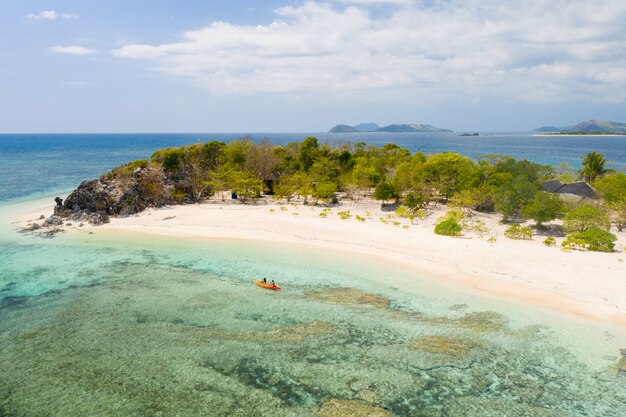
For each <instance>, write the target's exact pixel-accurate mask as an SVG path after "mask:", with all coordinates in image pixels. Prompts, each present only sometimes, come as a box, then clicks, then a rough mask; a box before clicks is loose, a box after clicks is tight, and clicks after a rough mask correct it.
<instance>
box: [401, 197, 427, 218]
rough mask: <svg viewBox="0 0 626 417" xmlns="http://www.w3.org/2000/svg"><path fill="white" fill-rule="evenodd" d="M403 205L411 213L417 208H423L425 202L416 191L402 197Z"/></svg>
mask: <svg viewBox="0 0 626 417" xmlns="http://www.w3.org/2000/svg"><path fill="white" fill-rule="evenodd" d="M403 204H404V206H406V207H407V208H408V209H409V210H410V211H411V213H412V214H415V212H417V210H420V209H422V208H424V206H425V205H426V202H425V201H424V196H423V195H422V194H419V193H416V192H410V193H408V194H407V195H406V196H405V197H404V202H403Z"/></svg>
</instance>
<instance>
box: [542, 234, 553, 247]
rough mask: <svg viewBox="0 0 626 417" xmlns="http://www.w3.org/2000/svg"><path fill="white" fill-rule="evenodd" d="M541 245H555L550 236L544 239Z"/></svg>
mask: <svg viewBox="0 0 626 417" xmlns="http://www.w3.org/2000/svg"><path fill="white" fill-rule="evenodd" d="M543 244H544V245H546V246H554V245H556V239H555V238H553V237H552V236H549V237H547V238H546V240H544V241H543Z"/></svg>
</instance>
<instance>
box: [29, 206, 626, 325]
mask: <svg viewBox="0 0 626 417" xmlns="http://www.w3.org/2000/svg"><path fill="white" fill-rule="evenodd" d="M323 210H324V208H323V207H320V206H308V205H302V204H293V203H290V204H286V203H285V204H277V203H276V202H274V201H271V200H268V201H265V202H264V203H261V204H241V203H233V202H231V201H224V202H222V201H211V202H207V203H204V204H195V205H184V206H172V207H164V208H160V209H148V210H146V211H145V212H143V213H141V214H138V215H135V216H131V217H125V218H112V219H111V223H109V224H106V225H103V226H88V225H85V226H83V227H78V225H76V224H73V225H71V226H65V229H67V230H69V231H70V232H71V233H88V232H92V233H116V232H120V231H133V232H140V233H150V234H155V235H161V236H181V237H188V238H195V239H203V238H204V239H206V238H225V239H251V240H264V241H282V242H294V243H301V244H309V245H318V246H323V247H325V248H327V249H333V250H334V249H336V250H344V251H346V250H347V251H351V252H357V253H361V254H365V255H368V256H379V257H382V258H381V260H386V261H391V262H394V263H400V264H404V265H405V266H407V267H409V268H414V269H415V270H416V271H418V272H421V273H423V274H425V275H427V276H429V277H432V278H433V279H439V280H446V281H448V282H450V283H453V284H455V285H461V286H464V287H466V288H471V289H472V290H477V291H480V292H483V293H485V294H488V295H491V296H496V297H501V298H508V299H512V300H515V301H521V302H525V303H531V304H534V305H539V306H542V307H547V308H550V309H556V310H561V311H566V312H569V313H574V314H576V315H577V316H581V317H589V318H598V319H602V320H607V321H611V322H615V323H620V324H623V325H626V262H625V259H626V253H625V251H624V247H625V246H626V233H624V232H617V231H616V230H612V232H613V233H615V234H616V235H617V236H618V241H617V242H616V252H614V253H599V252H584V251H578V250H573V251H567V252H566V251H563V250H561V248H560V242H561V241H562V240H563V238H558V237H557V239H556V240H557V245H556V246H553V247H547V246H545V245H544V244H543V241H544V239H545V236H533V240H530V241H528V240H511V239H508V238H506V237H505V236H504V230H505V228H506V226H505V225H502V224H500V223H499V220H500V216H499V215H496V214H488V215H487V214H480V213H479V214H476V215H475V216H473V217H472V218H471V219H479V220H482V221H483V222H484V223H485V226H486V227H487V228H488V229H489V231H488V232H487V233H484V234H483V235H482V236H480V235H479V234H478V233H476V232H466V231H464V232H463V235H462V236H461V237H459V238H451V237H446V236H439V235H436V234H434V232H433V229H434V225H435V223H436V220H437V218H438V217H440V216H441V215H442V214H443V213H444V212H445V211H446V209H445V208H438V209H434V210H429V211H428V215H427V217H426V218H424V219H423V220H417V219H416V220H415V221H414V224H412V223H411V221H410V220H408V219H404V218H399V217H397V216H395V215H394V214H393V211H383V210H381V205H380V203H379V202H376V201H371V200H362V201H360V202H344V203H342V204H341V206H339V207H332V208H330V210H329V209H327V212H328V213H327V217H321V216H320V213H322V212H323ZM346 210H350V218H348V219H345V220H342V219H341V218H340V217H339V216H338V214H337V213H338V212H339V211H346ZM51 211H52V206H46V207H40V208H38V209H37V210H35V211H34V212H31V213H29V214H27V215H25V216H23V217H22V218H21V219H20V220H19V222H20V223H23V224H24V225H25V223H26V220H27V219H28V220H29V219H33V218H37V217H38V215H39V214H43V215H45V216H48V215H49V214H50V213H51ZM356 215H359V216H361V217H362V218H365V221H360V220H357V219H356ZM381 219H382V220H381ZM394 222H395V224H394ZM72 230H73V231H72ZM490 237H495V242H493V239H489V238H490ZM490 240H491V241H490ZM397 284H398V285H402V283H397Z"/></svg>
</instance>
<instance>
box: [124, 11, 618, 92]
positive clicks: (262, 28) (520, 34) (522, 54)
mask: <svg viewBox="0 0 626 417" xmlns="http://www.w3.org/2000/svg"><path fill="white" fill-rule="evenodd" d="M378 4H388V5H389V6H390V9H389V10H388V13H385V14H383V15H375V14H374V11H375V10H374V9H372V8H370V7H369V6H370V5H378ZM275 13H276V16H277V17H276V19H275V20H274V21H273V22H271V23H269V24H263V25H256V26H253V25H237V24H232V23H228V22H213V23H212V24H210V25H209V26H207V27H205V28H203V29H199V30H192V31H187V32H184V33H182V36H181V39H180V41H178V42H172V43H165V44H159V45H150V44H129V45H126V46H123V47H121V48H119V49H116V50H115V51H113V53H114V55H116V56H118V57H121V58H135V59H146V60H150V61H152V62H154V68H155V69H157V70H158V71H162V72H164V73H168V74H172V75H175V76H180V77H185V78H188V79H190V80H192V81H193V82H194V83H196V84H198V85H200V86H201V87H202V88H205V89H207V90H209V91H210V92H212V93H215V94H255V93H265V92H279V93H305V92H319V91H324V92H329V93H331V94H342V95H354V94H360V93H366V94H367V95H370V96H372V95H376V96H378V97H387V98H389V97H404V98H410V99H415V100H431V99H438V98H446V97H459V96H460V97H463V96H467V97H473V98H475V97H481V96H482V97H487V98H488V97H494V96H499V97H505V98H508V97H510V98H512V99H520V98H521V99H524V100H530V101H552V102H563V101H568V100H588V99H592V100H595V101H606V100H605V99H606V98H607V97H611V100H616V99H617V100H625V99H626V79H625V77H624V70H623V68H626V38H625V37H624V36H623V22H624V20H626V2H624V1H622V0H597V1H596V2H593V4H591V3H590V2H588V1H586V0H570V1H567V2H559V4H558V7H556V6H555V5H554V2H553V1H552V0H524V1H522V0H512V1H508V2H506V3H503V2H502V1H499V0H431V1H411V0H406V1H405V0H336V1H335V3H318V2H313V1H308V2H305V3H302V4H299V5H297V6H285V7H282V8H279V9H277V10H276V11H275Z"/></svg>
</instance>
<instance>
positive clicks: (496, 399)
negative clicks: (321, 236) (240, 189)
mask: <svg viewBox="0 0 626 417" xmlns="http://www.w3.org/2000/svg"><path fill="white" fill-rule="evenodd" d="M308 135H310V134H280V135H277V134H258V135H252V137H253V139H255V140H258V139H262V138H268V139H270V140H272V141H273V142H275V143H286V142H290V141H294V140H301V139H303V138H304V137H306V136H308ZM241 136H243V135H242V134H232V135H225V134H217V135H200V134H197V135H196V134H184V135H183V134H175V135H168V134H163V135H152V134H150V135H2V136H0V416H2V417H4V416H33V417H35V416H37V417H38V416H146V417H148V416H150V417H153V416H320V415H321V416H360V415H369V416H433V417H446V416H455V417H457V416H460V417H463V416H467V417H469V416H481V417H489V416H493V417H496V416H498V417H501V416H505V415H510V416H576V417H578V416H580V417H582V416H598V417H600V416H602V417H611V416H614V417H620V416H624V415H626V375H625V374H624V372H621V373H620V372H619V371H618V368H617V363H618V361H619V359H620V349H623V348H626V330H625V329H624V328H620V327H617V326H613V325H610V324H608V323H602V322H598V321H591V320H584V319H579V318H575V317H571V316H568V315H564V314H561V313H556V312H552V311H545V310H542V309H541V308H539V307H529V306H525V305H521V304H516V303H513V302H508V301H506V300H499V299H494V298H490V297H486V296H484V295H481V294H479V293H476V292H473V291H471V290H465V289H460V288H454V287H452V286H449V285H445V284H444V283H440V282H437V281H436V280H433V279H431V278H429V277H428V276H424V275H421V274H419V273H417V272H415V271H413V270H410V269H407V268H404V267H402V266H400V265H395V264H393V263H389V262H386V261H383V260H379V259H374V258H371V257H365V256H359V255H358V254H353V253H337V252H334V251H330V250H324V249H321V248H313V247H308V246H305V245H293V244H291V245H287V244H280V243H271V244H268V243H265V242H255V241H243V240H234V239H232V240H231V239H228V240H224V239H223V240H210V239H209V240H204V241H200V240H197V239H194V240H187V239H183V238H172V237H167V238H165V237H157V238H155V237H153V236H144V235H141V234H133V233H130V232H129V233H124V234H121V233H100V232H99V231H98V230H97V229H96V230H95V233H93V234H88V233H65V234H59V235H57V237H55V238H52V239H44V238H41V237H37V236H33V235H29V234H22V233H19V231H18V230H17V229H16V226H15V225H14V224H13V223H12V221H13V219H15V218H16V217H17V216H18V215H20V214H21V213H25V212H27V211H29V210H33V209H37V208H38V207H42V206H43V205H45V204H48V203H50V202H51V201H52V200H51V199H52V198H53V197H54V196H55V195H57V194H58V195H61V196H64V195H63V193H66V192H67V191H70V190H71V189H72V188H74V187H76V186H77V185H78V184H79V183H80V181H81V180H83V179H88V178H95V177H97V176H98V175H100V174H101V173H103V172H105V171H107V170H109V169H110V168H112V167H114V166H116V165H119V164H121V163H124V162H127V161H129V160H133V159H138V158H145V157H148V156H149V155H150V154H151V153H152V152H153V151H154V150H155V149H158V148H162V147H166V146H180V145H183V144H188V143H193V142H195V141H197V140H200V141H206V140H212V139H214V140H229V139H232V138H238V137H241ZM317 136H318V137H319V138H320V140H321V141H326V140H327V139H326V136H325V135H324V136H322V135H321V134H320V135H317ZM344 138H345V139H349V140H351V141H357V139H356V137H355V138H350V137H345V136H344V135H334V136H330V135H329V137H328V141H337V142H340V141H342V140H344ZM359 138H362V139H363V140H364V141H366V142H368V143H376V144H381V143H386V142H395V143H398V144H399V145H400V146H404V147H408V148H410V149H411V150H422V151H424V152H425V153H433V152H441V151H445V150H448V151H455V152H460V153H463V154H466V155H469V156H471V157H473V158H478V157H480V156H481V155H484V154H489V153H498V154H508V155H511V156H514V157H516V158H528V159H530V160H533V161H535V162H541V163H549V164H558V163H559V162H562V161H566V162H569V163H571V164H572V165H575V164H576V161H578V160H579V159H580V157H581V156H582V155H584V154H585V153H586V152H589V151H592V150H593V151H598V152H602V153H604V154H605V156H606V157H607V158H608V159H609V160H611V161H612V163H613V164H614V166H615V167H616V168H619V167H623V166H624V164H625V162H626V155H625V151H626V146H624V145H626V138H624V137H590V138H581V137H572V138H566V137H547V138H546V137H533V136H528V135H526V136H524V135H500V136H485V137H478V138H475V137H458V136H455V135H453V134H441V135H439V134H437V135H428V134H424V135H422V134H420V135H404V134H403V135H394V134H385V135H379V134H364V135H359ZM497 138H499V139H497ZM488 143H491V145H490V146H489V145H488ZM261 276H267V277H272V278H274V277H275V278H276V279H277V281H279V283H280V284H281V285H282V286H283V287H284V289H283V291H281V292H280V293H276V292H270V291H267V290H263V289H261V288H259V287H257V286H254V285H252V284H251V280H252V279H256V278H259V277H261ZM387 277H388V278H389V279H387ZM399 278H401V279H402V281H403V282H406V283H407V284H406V286H405V287H403V288H397V287H394V286H393V284H392V283H393V282H398V279H399Z"/></svg>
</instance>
